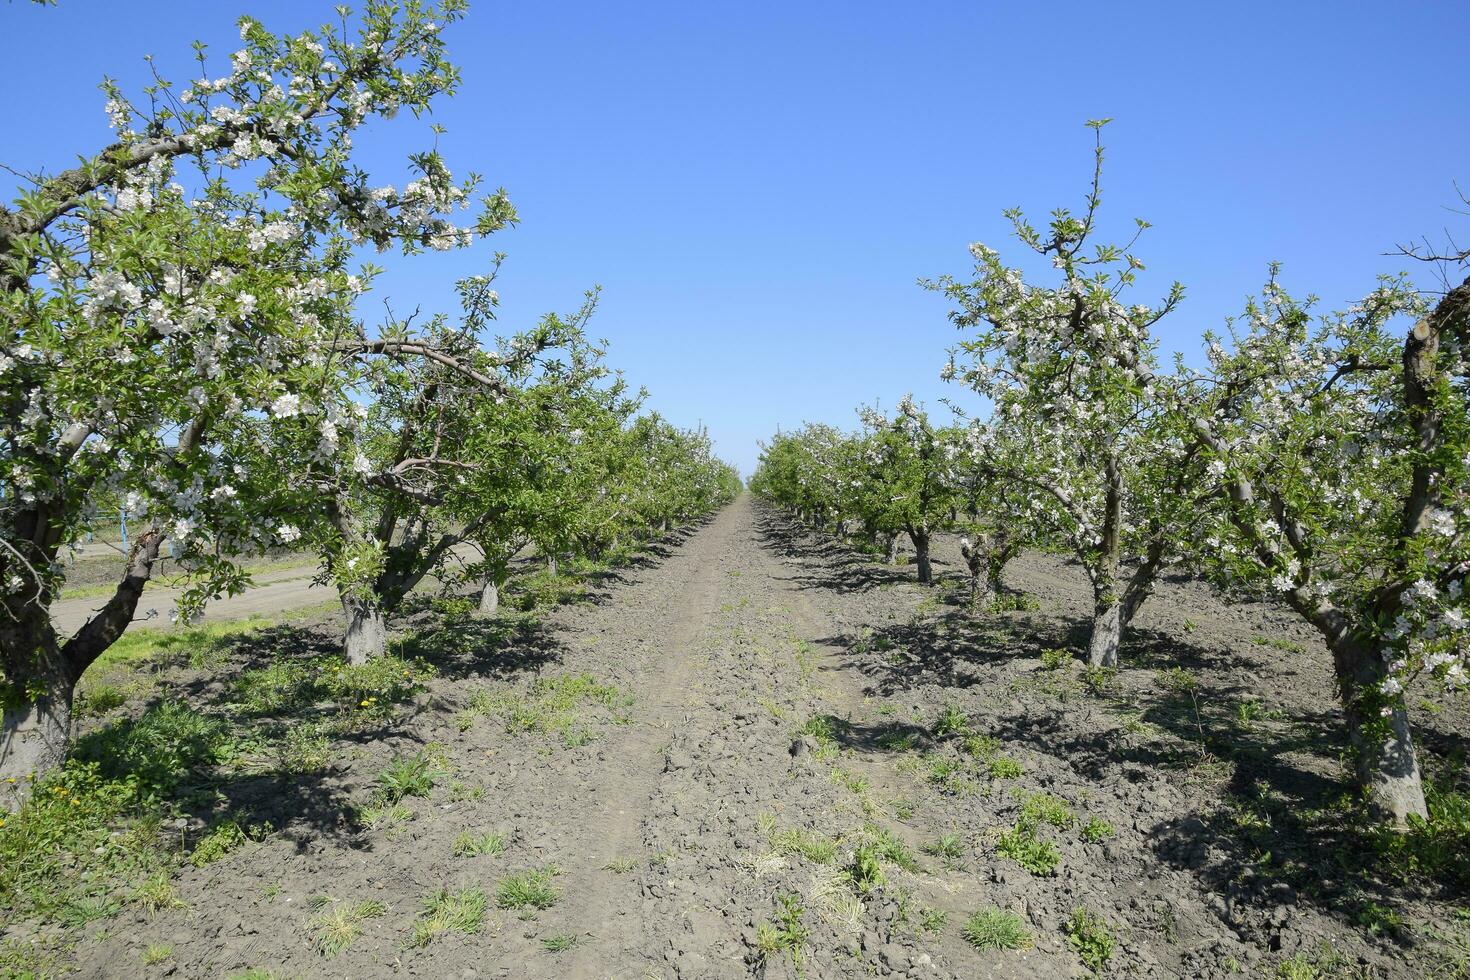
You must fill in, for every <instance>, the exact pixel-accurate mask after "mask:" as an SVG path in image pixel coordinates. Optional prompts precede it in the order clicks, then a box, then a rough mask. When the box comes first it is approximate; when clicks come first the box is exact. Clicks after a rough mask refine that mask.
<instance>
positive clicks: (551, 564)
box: [546, 551, 559, 575]
mask: <svg viewBox="0 0 1470 980" xmlns="http://www.w3.org/2000/svg"><path fill="white" fill-rule="evenodd" d="M546 571H547V572H549V573H550V574H552V575H556V574H559V573H558V572H557V570H556V552H554V551H548V552H547V553H546Z"/></svg>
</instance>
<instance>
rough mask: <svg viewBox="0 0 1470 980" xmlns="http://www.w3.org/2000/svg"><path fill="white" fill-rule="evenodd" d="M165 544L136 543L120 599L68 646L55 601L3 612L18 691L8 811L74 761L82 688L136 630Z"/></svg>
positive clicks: (8, 752)
mask: <svg viewBox="0 0 1470 980" xmlns="http://www.w3.org/2000/svg"><path fill="white" fill-rule="evenodd" d="M162 543H163V533H162V532H161V531H159V530H158V529H157V528H154V529H151V530H148V531H145V532H144V533H142V534H140V535H138V537H136V538H135V539H134V540H133V545H132V548H131V549H130V550H129V552H128V564H127V569H126V570H125V572H124V573H123V578H122V581H121V582H119V583H118V585H117V589H116V590H115V591H114V592H113V594H112V597H111V598H110V599H108V600H107V602H106V603H105V604H104V605H103V606H102V608H101V609H99V610H97V612H96V613H94V614H93V615H92V618H91V619H89V620H87V622H86V623H85V624H83V626H82V628H81V629H79V630H77V632H76V633H75V634H74V635H73V636H72V637H71V639H69V640H67V641H66V643H64V644H62V643H60V642H59V641H58V639H57V636H56V630H55V628H54V627H53V626H52V625H51V610H50V605H51V603H50V598H49V596H40V597H35V598H32V599H30V600H28V601H27V600H22V601H19V602H14V603H6V604H5V607H4V608H3V609H0V658H3V659H4V664H5V675H6V676H7V677H8V678H10V680H11V681H12V682H13V684H14V689H13V690H11V691H10V692H9V698H8V699H7V700H6V703H5V704H4V709H3V711H4V717H3V721H0V780H5V781H4V782H0V806H4V807H7V808H9V807H15V806H19V805H20V802H21V800H22V799H23V797H24V795H25V793H26V792H27V791H28V789H29V785H30V784H31V783H32V782H33V780H32V779H31V777H32V776H34V777H35V778H36V779H39V778H41V777H42V776H44V775H45V774H46V773H48V772H50V771H51V770H53V769H55V768H56V767H57V766H59V765H61V764H62V762H64V761H66V753H67V750H68V749H69V748H70V747H71V717H72V699H73V697H74V695H75V693H76V683H77V681H78V680H79V679H81V676H82V674H83V672H85V671H86V669H87V668H88V667H90V666H91V665H92V664H93V663H94V662H96V660H97V658H98V657H100V656H101V655H102V654H103V653H104V652H105V651H106V650H107V648H108V647H110V646H112V644H113V643H114V642H116V640H117V638H118V637H119V636H121V635H122V634H123V631H124V630H126V629H127V627H128V624H129V623H130V622H132V619H133V613H134V612H135V611H136V610H137V607H138V599H139V597H141V596H142V594H143V588H144V586H146V585H147V584H148V579H149V577H150V576H151V575H152V573H153V563H154V562H155V561H156V560H157V559H158V549H159V547H160V546H161V545H162ZM11 779H14V780H15V782H14V783H11V782H9V780H11Z"/></svg>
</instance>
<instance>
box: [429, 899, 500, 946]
mask: <svg viewBox="0 0 1470 980" xmlns="http://www.w3.org/2000/svg"><path fill="white" fill-rule="evenodd" d="M488 907H489V899H488V898H487V897H486V895H485V892H484V891H483V890H482V889H479V888H464V889H461V890H459V891H457V892H452V891H450V890H449V889H447V888H440V889H438V890H437V891H434V892H431V893H429V895H428V896H427V897H426V898H425V899H424V901H423V905H422V906H421V907H420V909H419V916H418V919H417V920H416V921H415V922H414V924H413V938H412V939H411V940H410V942H409V944H410V945H411V946H427V945H428V944H429V943H431V942H433V941H434V939H435V938H436V937H438V936H440V935H442V934H443V933H446V932H458V933H462V934H464V935H466V936H472V935H474V934H475V933H477V932H479V931H480V927H481V926H483V925H484V924H485V910H486V909H487V908H488Z"/></svg>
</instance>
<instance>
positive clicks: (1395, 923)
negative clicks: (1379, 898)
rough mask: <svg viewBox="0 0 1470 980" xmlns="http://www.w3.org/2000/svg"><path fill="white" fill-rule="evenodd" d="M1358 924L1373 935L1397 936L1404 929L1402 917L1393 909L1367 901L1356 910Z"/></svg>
mask: <svg viewBox="0 0 1470 980" xmlns="http://www.w3.org/2000/svg"><path fill="white" fill-rule="evenodd" d="M1357 919H1358V925H1360V926H1362V927H1363V928H1364V929H1367V930H1368V932H1370V933H1372V934H1373V935H1375V936H1378V935H1392V936H1397V935H1399V934H1400V933H1402V932H1403V931H1404V928H1405V926H1404V917H1403V916H1402V915H1400V914H1399V913H1398V912H1397V911H1395V910H1394V909H1391V908H1388V907H1387V906H1384V905H1379V904H1378V903H1377V902H1369V903H1367V904H1366V905H1364V906H1363V907H1362V908H1361V909H1359V910H1358V915H1357Z"/></svg>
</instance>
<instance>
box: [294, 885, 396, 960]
mask: <svg viewBox="0 0 1470 980" xmlns="http://www.w3.org/2000/svg"><path fill="white" fill-rule="evenodd" d="M387 911H388V906H386V905H384V904H383V903H382V902H378V901H374V900H373V899H365V900H363V901H361V902H357V903H355V904H336V905H334V906H333V908H332V910H331V911H330V912H323V913H322V914H320V915H318V916H316V917H315V918H313V919H312V920H311V924H310V927H311V932H312V938H313V941H314V942H315V943H316V948H317V951H318V952H320V953H321V954H322V955H323V956H325V957H326V958H327V959H331V958H332V957H334V956H336V955H337V954H338V953H340V952H342V951H343V950H344V949H346V948H347V947H348V946H350V945H352V941H353V940H354V939H356V938H357V937H358V936H359V935H361V934H362V924H363V922H365V921H366V920H368V919H376V918H378V917H379V916H381V915H383V914H384V913H386V912H387Z"/></svg>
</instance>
